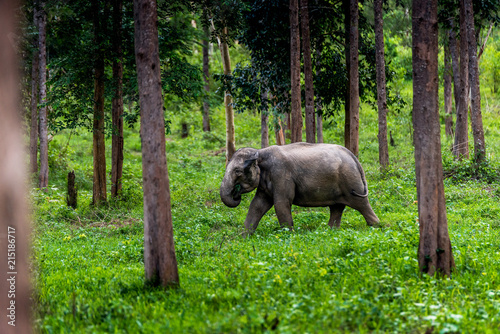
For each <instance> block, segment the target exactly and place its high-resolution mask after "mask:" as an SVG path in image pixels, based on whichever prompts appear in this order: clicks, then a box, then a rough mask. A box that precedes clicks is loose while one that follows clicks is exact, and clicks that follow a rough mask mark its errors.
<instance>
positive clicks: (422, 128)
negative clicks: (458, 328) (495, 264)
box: [412, 0, 455, 276]
mask: <svg viewBox="0 0 500 334" xmlns="http://www.w3.org/2000/svg"><path fill="white" fill-rule="evenodd" d="M412 12H413V18H412V27H413V41H412V56H413V127H414V130H415V131H414V142H415V171H416V177H417V200H418V214H419V225H420V242H419V248H418V262H419V267H420V270H421V271H422V272H424V273H427V274H429V275H431V276H432V275H434V273H435V272H436V271H437V272H438V273H441V274H444V275H446V276H450V275H451V271H452V269H453V267H454V266H455V264H454V260H453V254H452V251H451V242H450V238H449V235H448V224H447V219H446V205H445V198H444V185H443V174H442V173H443V172H442V170H443V169H442V162H441V136H440V125H439V104H438V22H437V0H413V11H412Z"/></svg>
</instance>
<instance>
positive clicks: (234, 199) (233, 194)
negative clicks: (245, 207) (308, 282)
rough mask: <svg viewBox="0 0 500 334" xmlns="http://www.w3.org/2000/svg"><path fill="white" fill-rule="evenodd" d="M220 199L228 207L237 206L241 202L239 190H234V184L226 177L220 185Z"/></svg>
mask: <svg viewBox="0 0 500 334" xmlns="http://www.w3.org/2000/svg"><path fill="white" fill-rule="evenodd" d="M220 199H221V200H222V202H223V203H224V204H225V205H226V206H228V207H230V208H235V207H237V206H238V205H239V204H240V202H241V192H239V191H235V189H234V185H233V184H232V182H230V181H229V180H227V179H226V177H224V180H223V181H222V184H221V186H220Z"/></svg>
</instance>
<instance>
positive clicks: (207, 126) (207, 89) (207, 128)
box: [203, 27, 210, 132]
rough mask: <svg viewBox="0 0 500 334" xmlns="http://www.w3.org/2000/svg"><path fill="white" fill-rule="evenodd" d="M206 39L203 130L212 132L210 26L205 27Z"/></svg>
mask: <svg viewBox="0 0 500 334" xmlns="http://www.w3.org/2000/svg"><path fill="white" fill-rule="evenodd" d="M203 32H204V39H203V79H204V80H205V85H204V86H203V88H204V89H205V98H204V100H203V131H205V132H210V104H209V100H208V94H209V93H210V79H209V76H210V72H209V71H210V67H209V62H210V57H209V54H208V46H209V45H208V39H209V38H210V36H209V31H208V27H206V28H204V29H203Z"/></svg>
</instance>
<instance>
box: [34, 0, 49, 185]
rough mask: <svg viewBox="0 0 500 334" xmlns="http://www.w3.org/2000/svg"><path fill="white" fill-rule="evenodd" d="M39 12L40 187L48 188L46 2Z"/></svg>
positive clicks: (41, 5)
mask: <svg viewBox="0 0 500 334" xmlns="http://www.w3.org/2000/svg"><path fill="white" fill-rule="evenodd" d="M37 13H38V18H37V21H38V52H39V56H40V57H39V62H38V65H39V69H38V75H39V80H38V81H39V82H38V87H39V90H40V91H39V95H38V98H39V100H40V109H39V114H38V115H39V122H40V123H39V136H40V175H39V181H40V182H39V187H40V189H44V190H46V188H47V187H48V185H49V133H48V127H47V106H46V103H47V52H46V44H45V38H46V25H47V13H46V12H45V2H44V1H41V2H40V8H39V10H37Z"/></svg>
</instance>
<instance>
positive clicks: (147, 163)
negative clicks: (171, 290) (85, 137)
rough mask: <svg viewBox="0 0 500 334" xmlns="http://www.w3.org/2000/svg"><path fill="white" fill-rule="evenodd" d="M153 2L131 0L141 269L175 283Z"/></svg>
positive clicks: (149, 277) (155, 279)
mask: <svg viewBox="0 0 500 334" xmlns="http://www.w3.org/2000/svg"><path fill="white" fill-rule="evenodd" d="M157 20H158V19H157V12H156V1H151V0H134V22H135V58H136V63H137V83H138V87H139V103H140V107H141V127H142V129H147V131H144V132H143V133H142V136H141V142H142V171H143V172H142V179H143V189H144V269H145V275H146V281H147V282H148V283H149V284H152V285H160V284H161V285H162V286H165V287H168V286H177V285H178V284H179V274H178V271H177V260H176V257H175V248H174V236H173V227H172V212H171V206H170V205H171V204H170V189H169V180H168V168H167V157H166V153H165V122H164V115H163V98H162V91H161V78H160V57H159V49H158V28H157V25H156V23H157Z"/></svg>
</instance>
